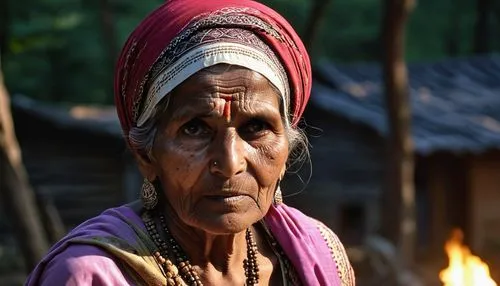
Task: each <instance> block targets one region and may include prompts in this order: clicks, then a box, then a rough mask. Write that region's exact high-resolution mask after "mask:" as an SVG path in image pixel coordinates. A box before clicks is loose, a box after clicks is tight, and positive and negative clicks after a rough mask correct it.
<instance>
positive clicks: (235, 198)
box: [208, 195, 245, 203]
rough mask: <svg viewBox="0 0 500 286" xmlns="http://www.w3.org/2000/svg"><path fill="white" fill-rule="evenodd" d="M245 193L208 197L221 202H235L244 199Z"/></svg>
mask: <svg viewBox="0 0 500 286" xmlns="http://www.w3.org/2000/svg"><path fill="white" fill-rule="evenodd" d="M244 198H245V196H244V195H227V196H209V197H208V199H210V200H213V201H217V202H221V203H235V202H238V201H241V200H242V199H244Z"/></svg>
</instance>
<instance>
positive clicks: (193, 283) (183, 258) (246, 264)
mask: <svg viewBox="0 0 500 286" xmlns="http://www.w3.org/2000/svg"><path fill="white" fill-rule="evenodd" d="M159 218H160V224H161V227H162V229H163V231H164V233H165V236H166V240H167V241H164V240H163V239H162V238H161V236H160V234H159V233H158V229H157V227H156V223H155V221H154V219H153V218H152V216H151V214H150V213H149V212H145V213H144V215H143V220H144V223H145V225H146V229H147V231H148V233H149V235H150V236H151V238H152V239H153V241H154V243H155V244H156V246H157V247H158V250H159V251H155V253H154V257H155V259H156V261H157V262H158V263H159V264H160V265H161V266H162V267H163V269H164V270H165V273H166V276H167V285H168V286H180V285H186V284H187V285H190V286H203V283H202V282H201V280H200V277H199V275H198V273H196V271H195V270H194V268H193V267H192V266H191V263H190V262H189V260H188V258H187V255H186V253H185V252H184V251H183V249H182V248H181V247H180V245H179V244H178V243H177V241H176V240H175V238H174V237H173V236H172V234H171V233H170V231H169V229H168V227H167V222H166V219H165V216H164V215H162V214H160V215H159ZM245 240H246V243H247V258H246V259H245V260H244V261H243V268H244V269H245V276H246V283H245V285H247V286H254V285H257V284H259V265H258V263H257V243H256V242H255V239H254V237H253V233H252V231H251V230H250V229H249V228H248V229H247V230H246V234H245ZM168 257H173V258H174V259H175V263H172V261H171V260H170V259H168Z"/></svg>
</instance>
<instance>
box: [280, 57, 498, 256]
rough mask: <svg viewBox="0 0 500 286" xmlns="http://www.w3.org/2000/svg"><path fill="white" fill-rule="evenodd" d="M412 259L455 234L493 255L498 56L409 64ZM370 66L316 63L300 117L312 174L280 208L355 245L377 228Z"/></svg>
mask: <svg viewBox="0 0 500 286" xmlns="http://www.w3.org/2000/svg"><path fill="white" fill-rule="evenodd" d="M409 75H410V87H411V88H410V91H411V107H412V120H413V122H412V132H413V140H414V144H415V151H416V173H415V185H416V200H417V208H418V211H417V218H418V220H417V224H418V225H417V227H418V238H419V249H420V250H422V251H420V252H419V253H425V252H428V253H432V252H433V251H436V250H438V251H440V252H442V250H441V249H442V245H443V244H444V241H445V239H446V237H447V236H448V234H449V232H450V230H451V229H452V228H453V227H459V228H461V229H463V230H464V232H465V236H466V240H467V243H468V244H470V245H471V246H472V248H473V250H475V251H478V252H480V253H490V254H491V253H496V255H497V256H499V257H500V228H499V227H498V225H500V208H499V207H498V206H500V57H499V56H498V55H492V56H483V57H473V58H463V59H450V60H444V61H440V62H437V63H421V64H414V65H410V67H409ZM381 82H382V81H381V70H380V67H379V66H378V65H370V64H359V65H333V64H330V63H323V64H320V65H318V66H317V68H316V70H315V74H314V85H313V95H312V98H311V104H310V105H309V107H308V109H307V110H306V114H305V118H306V120H307V124H308V125H309V127H315V128H317V129H315V128H308V129H309V130H312V131H313V133H318V131H316V130H318V129H320V130H321V132H320V133H321V134H320V135H318V134H315V136H312V137H311V143H312V161H313V175H312V178H311V181H310V183H309V186H308V188H307V190H306V191H305V192H303V193H302V194H301V195H298V196H295V197H292V198H289V202H290V203H292V204H294V205H295V206H298V207H300V208H302V209H305V210H307V211H308V212H309V213H310V214H311V215H313V216H316V217H319V218H321V219H323V220H324V221H326V222H327V223H328V224H329V225H330V226H331V227H333V228H334V229H335V230H336V231H338V232H339V233H340V235H341V236H342V237H343V238H344V239H345V240H346V241H347V242H352V243H358V242H360V241H362V240H363V238H364V237H365V236H366V235H367V234H369V233H372V232H374V231H376V230H378V229H379V227H380V224H381V221H380V217H379V213H380V207H381V205H380V203H379V199H380V194H381V192H382V191H383V189H384V184H385V180H384V178H385V176H386V173H385V168H384V162H385V159H384V158H385V155H384V154H385V147H384V142H385V139H384V138H385V136H386V134H387V122H386V115H385V106H384V103H383V93H382V92H383V89H382V84H381Z"/></svg>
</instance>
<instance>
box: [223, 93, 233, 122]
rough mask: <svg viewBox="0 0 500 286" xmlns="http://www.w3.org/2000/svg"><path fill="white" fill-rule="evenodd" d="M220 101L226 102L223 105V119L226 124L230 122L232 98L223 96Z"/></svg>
mask: <svg viewBox="0 0 500 286" xmlns="http://www.w3.org/2000/svg"><path fill="white" fill-rule="evenodd" d="M221 98H222V99H224V100H225V101H226V103H225V104H224V113H223V115H224V117H226V120H227V122H229V121H231V101H232V100H233V97H232V96H230V95H223V96H221Z"/></svg>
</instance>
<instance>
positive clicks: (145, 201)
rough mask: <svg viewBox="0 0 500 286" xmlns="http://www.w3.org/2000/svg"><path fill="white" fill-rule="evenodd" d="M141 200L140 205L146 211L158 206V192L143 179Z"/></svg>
mask: <svg viewBox="0 0 500 286" xmlns="http://www.w3.org/2000/svg"><path fill="white" fill-rule="evenodd" d="M141 200H142V205H143V206H144V208H145V209H147V210H152V209H154V208H155V207H156V205H157V204H158V192H157V191H156V188H155V186H154V185H153V184H152V183H151V182H150V181H148V180H147V179H144V181H143V183H142V188H141Z"/></svg>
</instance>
